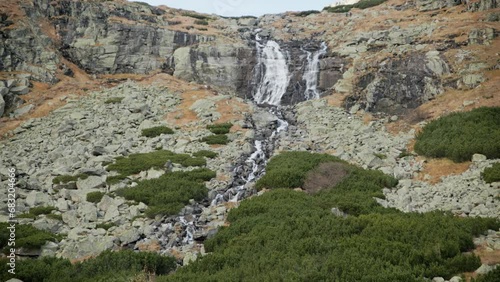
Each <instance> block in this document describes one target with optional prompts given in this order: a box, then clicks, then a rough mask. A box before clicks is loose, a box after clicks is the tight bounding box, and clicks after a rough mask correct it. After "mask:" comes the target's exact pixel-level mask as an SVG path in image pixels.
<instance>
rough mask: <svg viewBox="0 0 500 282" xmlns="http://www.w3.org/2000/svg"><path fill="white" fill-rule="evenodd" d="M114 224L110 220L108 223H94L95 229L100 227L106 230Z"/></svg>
mask: <svg viewBox="0 0 500 282" xmlns="http://www.w3.org/2000/svg"><path fill="white" fill-rule="evenodd" d="M114 226H116V224H114V223H112V222H110V223H99V224H97V225H96V227H95V228H96V229H97V228H102V229H104V230H108V229H110V228H111V227H114Z"/></svg>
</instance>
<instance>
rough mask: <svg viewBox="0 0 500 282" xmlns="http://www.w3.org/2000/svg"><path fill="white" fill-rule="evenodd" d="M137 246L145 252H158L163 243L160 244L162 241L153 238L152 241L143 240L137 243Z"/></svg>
mask: <svg viewBox="0 0 500 282" xmlns="http://www.w3.org/2000/svg"><path fill="white" fill-rule="evenodd" d="M137 248H138V249H139V251H141V252H144V251H147V252H158V251H160V250H161V245H160V242H159V241H158V240H156V239H154V240H151V242H149V243H145V242H142V243H139V244H137Z"/></svg>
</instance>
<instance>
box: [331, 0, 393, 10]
mask: <svg viewBox="0 0 500 282" xmlns="http://www.w3.org/2000/svg"><path fill="white" fill-rule="evenodd" d="M386 1H387V0H361V1H359V2H358V3H356V4H353V5H339V6H335V7H325V8H324V10H326V11H328V12H330V13H347V12H349V11H350V10H351V9H352V8H357V9H367V8H371V7H375V6H378V5H380V4H382V3H384V2H386Z"/></svg>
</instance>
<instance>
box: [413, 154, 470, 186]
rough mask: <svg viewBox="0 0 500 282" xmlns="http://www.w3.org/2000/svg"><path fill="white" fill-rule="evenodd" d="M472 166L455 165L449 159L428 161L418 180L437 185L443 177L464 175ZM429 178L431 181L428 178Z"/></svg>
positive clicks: (467, 163)
mask: <svg viewBox="0 0 500 282" xmlns="http://www.w3.org/2000/svg"><path fill="white" fill-rule="evenodd" d="M470 164H471V162H464V163H455V162H453V161H452V160H449V159H428V160H427V162H426V163H424V168H423V170H422V171H421V172H420V173H419V176H418V177H417V179H418V180H421V181H427V182H429V183H431V184H436V183H438V182H440V181H441V177H443V176H449V175H457V174H462V173H464V172H465V171H466V170H467V169H469V166H470ZM426 176H427V177H426ZM429 176H430V179H429V178H428V177H429ZM426 178H427V179H426Z"/></svg>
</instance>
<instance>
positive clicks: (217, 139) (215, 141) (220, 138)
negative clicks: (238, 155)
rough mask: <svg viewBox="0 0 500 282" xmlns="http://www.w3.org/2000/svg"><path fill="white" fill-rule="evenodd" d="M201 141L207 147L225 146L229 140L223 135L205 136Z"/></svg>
mask: <svg viewBox="0 0 500 282" xmlns="http://www.w3.org/2000/svg"><path fill="white" fill-rule="evenodd" d="M201 141H202V142H205V143H207V144H209V145H226V144H227V143H229V139H228V138H227V135H225V134H220V135H210V136H206V137H203V138H202V139H201Z"/></svg>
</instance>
